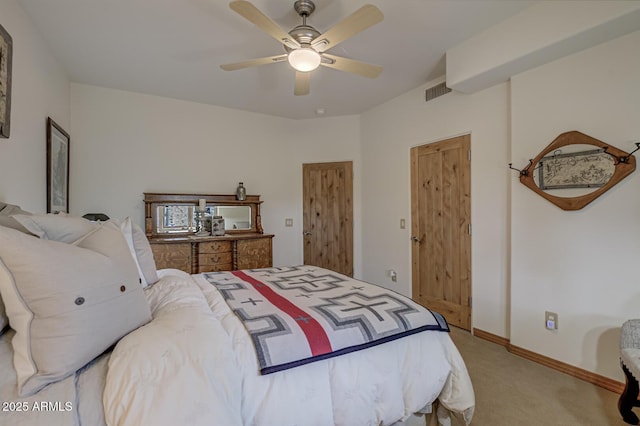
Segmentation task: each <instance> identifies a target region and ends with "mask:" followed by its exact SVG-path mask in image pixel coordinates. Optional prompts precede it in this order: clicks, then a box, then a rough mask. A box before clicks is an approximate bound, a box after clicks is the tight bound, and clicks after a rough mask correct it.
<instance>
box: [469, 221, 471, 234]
mask: <svg viewBox="0 0 640 426" xmlns="http://www.w3.org/2000/svg"><path fill="white" fill-rule="evenodd" d="M469 235H471V224H469Z"/></svg>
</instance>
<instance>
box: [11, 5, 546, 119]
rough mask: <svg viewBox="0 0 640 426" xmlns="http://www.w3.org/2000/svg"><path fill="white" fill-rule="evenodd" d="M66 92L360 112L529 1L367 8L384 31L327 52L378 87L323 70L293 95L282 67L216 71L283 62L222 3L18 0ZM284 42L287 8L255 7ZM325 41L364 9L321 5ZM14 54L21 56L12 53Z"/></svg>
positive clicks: (317, 17) (301, 114) (309, 114)
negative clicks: (60, 70)
mask: <svg viewBox="0 0 640 426" xmlns="http://www.w3.org/2000/svg"><path fill="white" fill-rule="evenodd" d="M19 2H20V4H21V5H22V7H23V9H24V10H25V12H26V13H27V14H28V15H29V17H30V18H31V20H32V21H33V22H34V24H35V25H36V26H37V27H38V28H39V30H40V31H41V32H42V35H43V37H44V39H45V40H46V41H47V43H49V45H50V47H51V49H52V50H53V53H54V54H55V55H56V57H57V58H58V60H59V61H60V62H61V64H62V65H63V66H64V68H65V69H66V70H67V72H68V75H69V78H70V80H71V81H72V82H77V83H86V84H91V85H96V86H103V87H109V88H115V89H122V90H130V91H135V92H142V93H148V94H154V95H160V96H166V97H171V98H176V99H184V100H188V101H194V102H201V103H206V104H211V105H219V106H223V107H228V108H236V109H241V110H246V111H254V112H259V113H264V114H269V115H276V116H282V117H289V118H313V117H316V116H317V114H316V110H317V109H318V108H323V109H324V110H325V111H326V113H325V116H336V115H348V114H359V113H362V112H364V111H366V110H368V109H370V108H372V107H374V106H376V105H378V104H381V103H383V102H385V101H387V100H389V99H391V98H394V97H396V96H398V95H400V94H402V93H404V92H406V91H408V90H410V89H413V88H415V87H418V86H420V85H422V84H424V83H426V82H428V81H430V80H432V79H434V78H437V77H439V76H442V75H444V72H445V60H444V55H445V52H446V51H447V50H448V49H449V48H451V47H453V46H455V45H456V44H458V43H460V42H461V41H463V40H465V39H467V38H469V37H471V36H473V35H475V34H477V33H479V32H481V31H483V30H484V29H486V28H488V27H490V26H492V25H494V24H496V23H498V22H500V21H502V20H504V19H506V18H508V17H510V16H512V15H515V14H517V13H518V12H520V11H522V10H523V9H525V8H527V7H529V6H531V5H532V4H533V3H536V2H535V1H524V0H497V1H486V0H370V1H369V3H372V4H375V5H376V6H377V7H378V8H379V9H380V10H381V11H382V13H383V14H384V20H383V21H382V22H381V23H379V24H376V25H374V26H373V27H371V28H369V29H367V30H365V31H364V32H362V33H359V34H357V35H355V36H354V37H353V38H351V39H349V40H347V41H345V42H344V43H341V44H340V45H339V46H336V47H335V48H334V49H330V50H329V52H328V53H333V54H336V55H339V56H345V57H348V58H352V59H357V60H360V61H364V62H369V63H372V64H376V65H381V66H382V67H383V71H382V74H381V75H380V76H379V77H378V78H376V79H368V78H364V77H360V76H357V75H352V74H349V73H345V72H341V71H336V70H333V69H328V68H325V67H321V68H319V69H318V70H316V71H314V72H313V75H312V77H311V93H310V94H309V95H307V96H294V95H293V85H294V71H293V69H291V68H290V67H289V65H288V64H287V63H276V64H269V65H264V66H261V67H257V68H248V69H242V70H238V71H223V70H222V69H220V65H221V64H226V63H231V62H239V61H243V60H247V59H253V58H258V57H264V56H271V55H277V54H280V53H284V50H283V48H282V45H281V44H280V43H278V42H277V41H275V40H274V39H273V38H271V37H270V36H268V35H267V34H266V33H264V32H262V31H261V30H260V29H258V28H257V27H255V26H254V25H253V24H251V23H250V22H249V21H247V20H245V19H244V18H242V17H241V16H240V15H238V14H236V13H235V12H233V11H232V10H231V9H229V7H228V1H220V0H182V1H176V0H53V1H52V0H19ZM252 3H253V4H254V5H255V6H256V7H258V8H259V9H260V10H261V11H262V12H263V13H264V14H266V15H267V16H269V17H270V18H271V19H272V20H273V21H275V22H276V23H277V24H279V25H280V26H281V27H282V28H284V29H285V30H286V31H289V30H290V29H291V28H293V27H294V26H296V25H298V24H299V23H301V20H300V17H299V16H298V15H297V14H296V12H295V11H294V10H293V3H294V1H293V0H290V1H289V0H278V1H275V0H270V1H268V0H252ZM315 3H316V10H315V12H314V13H313V14H312V15H311V17H310V18H309V19H308V21H307V23H308V24H310V25H312V26H314V27H315V28H316V29H318V30H319V31H321V32H324V31H326V30H328V29H329V28H330V27H332V26H333V25H335V24H336V23H338V22H339V21H340V20H341V19H342V18H344V17H346V16H348V15H349V14H351V13H353V12H354V11H355V10H356V9H358V8H360V7H361V6H362V5H364V4H365V3H367V1H365V0H316V1H315ZM14 48H17V46H14Z"/></svg>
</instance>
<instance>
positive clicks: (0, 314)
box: [0, 297, 9, 334]
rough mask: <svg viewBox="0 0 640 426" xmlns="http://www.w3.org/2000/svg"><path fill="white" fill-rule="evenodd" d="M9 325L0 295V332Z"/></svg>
mask: <svg viewBox="0 0 640 426" xmlns="http://www.w3.org/2000/svg"><path fill="white" fill-rule="evenodd" d="M8 325H9V318H7V313H6V312H5V308H4V303H2V297H0V334H2V333H4V331H5V328H6V327H7V326H8Z"/></svg>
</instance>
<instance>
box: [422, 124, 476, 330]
mask: <svg viewBox="0 0 640 426" xmlns="http://www.w3.org/2000/svg"><path fill="white" fill-rule="evenodd" d="M470 149H471V148H470V136H469V135H465V136H459V137H455V138H452V139H447V140H444V141H440V142H436V143H432V144H428V145H423V146H419V147H415V148H412V149H411V231H412V237H411V238H412V250H411V261H412V275H413V276H412V284H413V298H414V299H415V300H416V301H417V302H418V303H420V304H422V305H424V306H426V307H427V308H429V309H432V310H434V311H437V312H440V313H441V314H443V315H444V316H445V317H446V319H447V321H448V322H449V323H450V324H452V325H455V326H459V327H461V328H464V329H466V330H470V328H471V159H470V158H471V150H470Z"/></svg>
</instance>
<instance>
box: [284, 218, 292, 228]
mask: <svg viewBox="0 0 640 426" xmlns="http://www.w3.org/2000/svg"><path fill="white" fill-rule="evenodd" d="M284 226H286V227H291V226H293V219H292V218H290V217H288V218H286V219H285V220H284Z"/></svg>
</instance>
